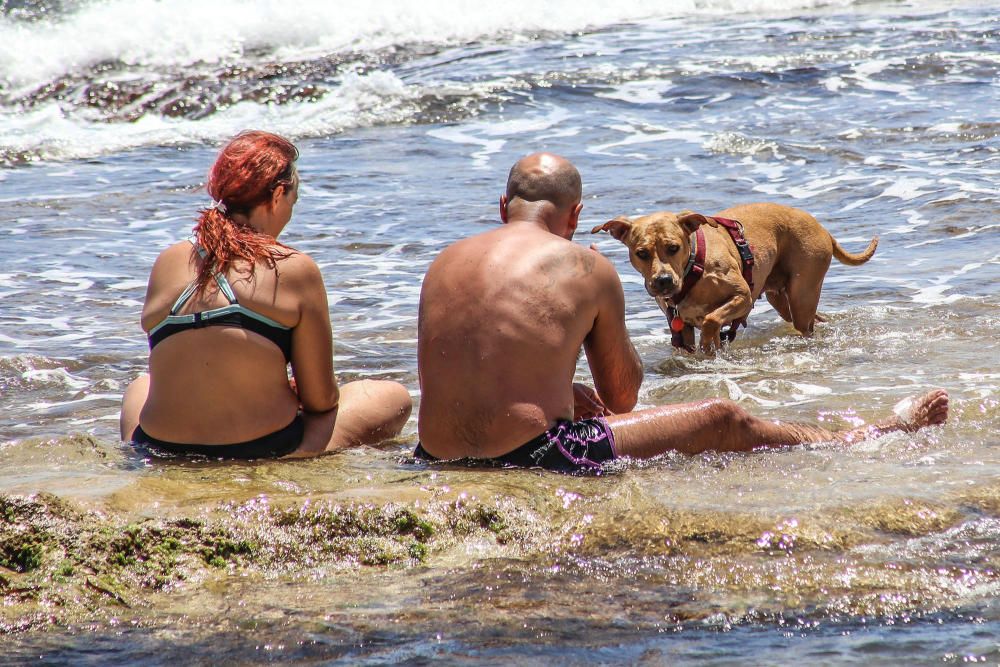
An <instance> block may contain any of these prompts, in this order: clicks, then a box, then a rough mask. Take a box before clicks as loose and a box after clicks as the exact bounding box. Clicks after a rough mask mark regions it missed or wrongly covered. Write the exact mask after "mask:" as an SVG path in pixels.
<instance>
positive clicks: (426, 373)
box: [417, 156, 642, 458]
mask: <svg viewBox="0 0 1000 667" xmlns="http://www.w3.org/2000/svg"><path fill="white" fill-rule="evenodd" d="M538 162H539V163H540V164H538V165H534V166H536V167H538V168H539V169H560V168H561V169H567V168H568V169H572V171H573V173H575V171H576V170H575V169H574V168H573V167H572V166H571V165H569V164H568V163H566V162H565V161H560V160H556V159H555V158H554V157H550V156H547V157H545V158H540V159H539V160H538ZM577 177H578V176H577ZM512 194H514V193H512ZM526 196H532V195H530V194H527V193H526ZM579 200H580V193H579V191H578V189H577V191H575V192H571V193H570V195H569V201H568V202H567V203H566V204H565V205H563V206H558V205H556V204H554V203H552V202H550V201H548V200H536V201H528V200H525V199H522V198H521V197H518V196H515V197H513V198H510V199H508V197H507V196H506V195H505V197H504V201H503V205H502V207H503V212H502V215H503V217H504V218H505V224H504V225H503V226H502V227H500V228H498V229H495V230H492V231H489V232H486V233H484V234H480V235H477V236H474V237H472V238H468V239H465V240H462V241H459V242H458V243H455V244H454V245H452V246H451V247H449V248H447V249H446V250H445V251H444V252H442V253H441V255H440V256H439V257H438V258H437V259H436V260H435V261H434V263H433V264H432V265H431V267H430V269H429V270H428V272H427V275H426V277H425V278H424V283H423V289H422V291H421V299H420V324H419V334H418V352H417V354H418V366H419V369H420V383H421V396H422V400H421V404H420V420H419V424H420V440H421V443H422V445H423V447H424V449H426V450H427V451H428V452H429V453H431V454H433V455H434V456H436V457H438V458H460V457H468V456H474V457H478V458H493V457H496V456H500V455H503V454H506V453H508V452H510V451H512V450H513V449H515V448H517V447H518V446H520V445H522V444H524V443H525V442H527V441H528V440H530V439H531V438H533V437H535V436H537V435H539V434H540V433H542V432H544V431H545V430H547V429H549V428H550V427H552V426H553V425H554V424H555V423H556V422H557V421H559V420H572V419H573V417H574V395H573V375H574V373H575V372H576V364H577V358H578V354H579V351H580V349H581V348H586V350H587V353H588V356H590V355H593V354H598V355H601V356H602V361H601V365H602V367H604V366H607V367H609V370H610V369H611V367H615V375H616V377H615V378H614V379H613V380H606V379H605V377H604V376H600V377H598V376H595V379H596V380H597V382H598V391H601V392H602V395H603V396H604V397H605V400H606V401H609V402H610V405H609V407H610V408H611V409H612V410H614V411H628V410H630V409H631V408H632V407H633V406H634V405H635V397H636V393H637V391H638V388H639V383H640V382H641V380H642V371H641V366H640V364H639V358H638V355H636V353H635V350H634V348H632V345H631V343H630V342H629V340H628V335H627V332H626V330H625V326H624V295H623V293H622V288H621V282H620V281H619V279H618V274H617V272H616V271H615V268H614V267H613V266H612V265H611V263H610V262H609V261H608V260H607V259H606V258H604V257H603V256H601V255H600V254H598V253H596V252H594V251H592V250H588V249H586V248H583V247H581V246H579V245H577V244H575V243H572V242H571V241H569V240H567V238H564V236H567V235H568V236H571V235H572V231H573V230H574V229H575V228H576V221H577V218H578V216H579V210H580V208H581V207H580V201H579ZM599 318H601V319H603V320H606V321H607V322H608V323H612V324H614V325H615V327H614V328H613V330H611V331H608V329H609V327H606V326H597V325H596V324H595V322H596V321H597V320H598V319H599ZM601 324H602V325H603V322H602V323H601ZM601 334H604V335H603V338H602V337H601ZM605 375H609V374H608V373H606V374H605Z"/></svg>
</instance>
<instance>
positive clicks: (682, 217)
mask: <svg viewBox="0 0 1000 667" xmlns="http://www.w3.org/2000/svg"><path fill="white" fill-rule="evenodd" d="M677 224H678V225H680V226H681V227H683V228H684V229H685V230H687V233H688V234H693V233H694V232H695V231H696V230H697V229H698V228H699V227H701V226H702V225H709V226H711V227H718V226H719V223H717V222H716V221H715V220H714V219H712V218H706V217H705V216H703V215H702V214H701V213H694V212H693V211H681V212H680V213H678V214H677Z"/></svg>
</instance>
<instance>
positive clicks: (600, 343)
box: [417, 153, 948, 471]
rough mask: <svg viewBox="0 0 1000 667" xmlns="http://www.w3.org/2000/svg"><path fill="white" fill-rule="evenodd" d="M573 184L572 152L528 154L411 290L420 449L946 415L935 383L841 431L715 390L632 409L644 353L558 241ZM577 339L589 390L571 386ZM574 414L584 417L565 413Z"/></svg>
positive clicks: (805, 436)
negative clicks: (754, 411) (898, 408)
mask: <svg viewBox="0 0 1000 667" xmlns="http://www.w3.org/2000/svg"><path fill="white" fill-rule="evenodd" d="M581 194H582V193H581V184H580V177H579V173H578V172H577V171H576V169H575V167H573V165H572V164H570V163H569V162H568V161H566V160H565V159H563V158H560V157H558V156H555V155H551V154H547V153H539V154H534V155H529V156H527V157H525V158H523V159H522V160H520V161H519V162H518V163H517V164H515V165H514V167H513V168H512V169H511V173H510V176H509V178H508V184H507V191H506V193H505V194H504V196H503V197H501V218H502V219H503V221H504V223H505V224H504V225H503V226H502V227H500V228H498V229H495V230H491V231H489V232H485V233H482V234H479V235H476V236H473V237H471V238H468V239H464V240H462V241H458V242H457V243H455V244H453V245H452V246H450V247H448V248H447V249H445V250H444V251H443V252H442V253H441V254H440V255H439V256H438V258H437V259H436V260H435V261H434V262H433V263H432V264H431V266H430V268H429V269H428V272H427V275H426V277H425V279H424V283H423V288H422V290H421V295H420V314H419V325H418V343H417V348H418V371H419V375H420V388H421V401H420V415H419V422H418V424H419V432H420V441H421V445H420V446H419V447H418V450H417V454H418V455H421V456H426V457H428V458H439V459H458V458H489V459H499V460H501V461H503V462H508V463H510V462H514V463H515V464H518V465H528V464H530V465H542V466H543V467H549V468H552V469H558V470H563V471H570V470H577V469H587V468H594V467H599V463H600V462H603V461H607V460H610V459H612V458H617V457H619V456H631V457H636V458H648V457H650V456H656V455H658V454H661V453H663V452H665V451H668V450H676V451H681V452H686V453H696V452H700V451H704V450H707V449H717V450H729V451H745V450H750V449H753V448H755V447H761V446H775V445H777V446H781V445H793V444H799V443H804V442H818V441H823V440H841V441H845V442H852V441H854V440H857V439H861V438H864V437H869V436H873V435H879V434H881V433H884V432H887V431H894V430H916V429H918V428H922V427H924V426H929V425H932V424H940V423H943V422H944V421H945V419H946V418H947V413H948V396H947V393H946V392H944V391H943V390H936V391H933V392H929V393H928V394H925V395H924V396H921V397H919V398H916V399H914V401H913V403H912V405H911V406H910V408H909V411H908V412H907V413H906V414H905V415H902V416H899V417H892V418H890V419H887V420H885V421H883V422H880V423H879V424H876V425H872V426H864V427H861V428H858V429H853V430H851V431H845V432H831V431H828V430H825V429H822V428H819V427H816V426H809V425H804V424H792V423H781V422H770V421H767V420H762V419H758V418H756V417H753V416H751V415H749V414H748V413H746V411H744V410H743V409H742V408H740V407H739V406H738V405H736V404H735V403H733V402H732V401H726V400H721V399H710V400H706V401H700V402H697V403H689V404H683V405H670V406H662V407H658V408H652V409H649V410H643V411H640V412H630V411H631V410H632V409H633V408H634V407H635V403H636V400H637V396H638V390H639V385H640V383H641V381H642V365H641V361H640V360H639V356H638V354H637V353H636V351H635V348H634V347H633V346H632V344H631V342H630V340H629V337H628V331H627V330H626V328H625V306H624V295H623V291H622V286H621V282H620V280H619V278H618V274H617V272H616V271H615V269H614V267H613V266H612V265H611V263H610V262H609V261H608V260H607V259H606V258H604V257H603V256H601V255H600V254H599V253H597V252H596V251H594V250H589V249H586V248H584V247H582V246H579V245H577V244H575V243H572V242H571V241H570V239H571V238H572V236H573V232H574V231H575V230H576V226H577V222H578V219H579V214H580V210H581V208H582V206H581V205H580V199H581ZM581 348H583V349H584V350H585V351H586V353H587V362H588V364H589V366H590V370H591V373H592V375H593V377H594V385H595V387H594V390H591V389H588V388H585V387H582V386H581V385H574V384H573V376H574V374H575V372H576V365H577V360H578V355H579V352H580V349H581ZM595 390H596V391H595ZM582 416H583V417H595V419H592V420H585V421H577V422H573V420H574V419H577V420H579V419H580V418H581V417H582ZM594 452H597V453H599V454H600V456H595V455H594ZM595 461H596V463H595Z"/></svg>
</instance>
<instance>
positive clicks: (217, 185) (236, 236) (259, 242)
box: [194, 130, 299, 291]
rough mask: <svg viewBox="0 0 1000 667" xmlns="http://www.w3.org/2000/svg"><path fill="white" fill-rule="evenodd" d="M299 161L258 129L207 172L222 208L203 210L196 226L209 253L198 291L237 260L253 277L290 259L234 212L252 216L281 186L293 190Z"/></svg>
mask: <svg viewBox="0 0 1000 667" xmlns="http://www.w3.org/2000/svg"><path fill="white" fill-rule="evenodd" d="M298 157H299V151H298V149H297V148H295V146H294V145H293V144H292V142H290V141H288V140H287V139H285V138H284V137H279V136H278V135H276V134H271V133H270V132H261V131H259V130H247V131H244V132H240V133H239V134H237V135H236V136H235V137H234V138H233V139H232V140H230V141H229V143H228V144H226V145H225V146H224V147H223V148H222V150H221V151H220V152H219V157H218V158H216V160H215V164H213V165H212V168H211V169H210V170H209V172H208V186H207V190H208V194H209V195H210V196H211V197H212V199H213V200H215V201H216V202H219V203H221V206H219V205H214V206H211V207H209V208H206V209H204V210H202V212H201V215H200V216H199V218H198V224H197V225H195V227H194V233H195V236H196V237H197V239H198V244H199V245H200V246H201V247H202V248H204V249H205V250H206V251H207V253H208V254H207V256H206V257H205V261H204V262H203V263H202V265H201V269H199V271H198V278H197V281H196V285H197V290H198V291H201V290H202V289H204V288H205V286H206V285H207V284H208V282H209V281H210V280H211V279H212V277H213V275H214V274H215V273H216V272H219V273H225V272H226V271H227V270H228V269H229V267H230V266H231V265H232V263H233V262H234V261H236V260H245V261H246V262H248V263H249V264H250V268H249V269H248V274H249V275H250V276H252V275H253V267H254V266H255V265H256V264H257V262H263V263H264V264H265V266H267V268H269V269H274V268H275V262H276V261H277V260H279V259H281V258H284V257H287V256H288V255H289V250H288V246H286V245H284V244H282V243H280V242H278V241H277V240H276V239H274V238H272V237H270V236H268V235H267V234H262V233H260V232H258V231H257V230H255V229H254V228H253V227H250V226H249V225H247V224H245V223H240V222H237V221H236V220H234V219H233V214H234V213H241V214H243V215H249V214H250V211H252V210H253V209H254V208H256V207H257V206H260V205H261V204H269V203H270V201H271V195H272V194H273V193H274V191H275V189H277V187H278V186H279V185H282V186H284V187H285V189H286V190H287V189H288V188H289V187H291V185H292V183H293V179H294V172H295V160H297V159H298Z"/></svg>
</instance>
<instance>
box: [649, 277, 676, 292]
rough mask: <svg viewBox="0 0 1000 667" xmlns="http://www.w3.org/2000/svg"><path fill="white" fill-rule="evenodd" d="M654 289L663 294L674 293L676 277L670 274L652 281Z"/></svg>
mask: <svg viewBox="0 0 1000 667" xmlns="http://www.w3.org/2000/svg"><path fill="white" fill-rule="evenodd" d="M652 285H653V289H655V290H656V291H657V292H660V293H661V294H666V293H668V292H673V291H674V277H673V276H672V275H670V274H669V273H664V274H661V275H658V276H656V277H655V278H653V280H652Z"/></svg>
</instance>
